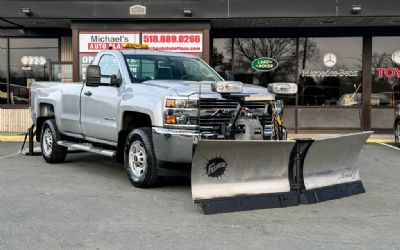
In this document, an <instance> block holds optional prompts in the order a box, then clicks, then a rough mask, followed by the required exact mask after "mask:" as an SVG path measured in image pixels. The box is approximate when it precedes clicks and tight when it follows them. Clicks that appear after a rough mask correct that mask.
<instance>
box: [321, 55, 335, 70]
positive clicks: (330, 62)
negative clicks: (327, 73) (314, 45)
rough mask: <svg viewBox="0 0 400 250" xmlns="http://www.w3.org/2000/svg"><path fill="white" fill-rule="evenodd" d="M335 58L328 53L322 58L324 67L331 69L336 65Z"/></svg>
mask: <svg viewBox="0 0 400 250" xmlns="http://www.w3.org/2000/svg"><path fill="white" fill-rule="evenodd" d="M336 62H337V58H336V55H335V54H333V53H328V54H326V55H325V56H324V64H325V66H326V67H329V68H330V67H333V66H335V65H336Z"/></svg>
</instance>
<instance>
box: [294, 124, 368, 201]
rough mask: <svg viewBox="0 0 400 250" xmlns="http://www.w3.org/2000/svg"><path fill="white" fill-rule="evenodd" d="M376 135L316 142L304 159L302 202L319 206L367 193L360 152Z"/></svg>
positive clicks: (345, 136)
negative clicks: (361, 170)
mask: <svg viewBox="0 0 400 250" xmlns="http://www.w3.org/2000/svg"><path fill="white" fill-rule="evenodd" d="M372 133H373V132H371V131H368V132H360V133H354V134H348V135H340V136H336V137H332V138H325V139H315V140H313V141H312V143H311V145H310V146H309V148H308V151H307V153H306V154H305V156H304V163H303V166H302V171H301V170H300V172H302V173H303V180H304V187H303V190H301V195H300V201H301V203H316V202H320V201H326V200H331V199H337V198H341V197H346V196H350V195H354V194H359V193H364V192H365V190H364V187H363V185H362V182H361V178H360V173H359V169H358V167H357V166H355V164H354V163H355V162H356V161H357V160H358V158H359V155H360V151H361V149H362V147H363V145H364V143H365V142H366V140H367V139H368V137H369V136H370V135H371V134H372Z"/></svg>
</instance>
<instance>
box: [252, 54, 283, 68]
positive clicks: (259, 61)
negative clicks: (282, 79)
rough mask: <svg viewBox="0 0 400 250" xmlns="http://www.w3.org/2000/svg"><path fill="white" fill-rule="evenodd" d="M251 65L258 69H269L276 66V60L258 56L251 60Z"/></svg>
mask: <svg viewBox="0 0 400 250" xmlns="http://www.w3.org/2000/svg"><path fill="white" fill-rule="evenodd" d="M251 67H252V68H253V69H255V70H258V71H271V70H274V69H276V68H277V67H278V62H277V61H276V60H275V59H273V58H270V57H260V58H256V59H254V60H253V61H252V62H251Z"/></svg>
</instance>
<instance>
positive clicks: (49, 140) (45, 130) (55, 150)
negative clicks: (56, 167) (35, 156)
mask: <svg viewBox="0 0 400 250" xmlns="http://www.w3.org/2000/svg"><path fill="white" fill-rule="evenodd" d="M60 137H61V135H60V133H59V132H58V129H57V125H56V121H55V120H54V119H51V120H46V121H45V122H44V123H43V125H42V133H41V137H40V148H41V150H42V155H43V158H44V160H45V161H46V162H47V163H60V162H63V161H64V160H65V157H66V156H67V152H68V148H66V147H63V146H60V145H58V144H57V142H58V141H59V140H60Z"/></svg>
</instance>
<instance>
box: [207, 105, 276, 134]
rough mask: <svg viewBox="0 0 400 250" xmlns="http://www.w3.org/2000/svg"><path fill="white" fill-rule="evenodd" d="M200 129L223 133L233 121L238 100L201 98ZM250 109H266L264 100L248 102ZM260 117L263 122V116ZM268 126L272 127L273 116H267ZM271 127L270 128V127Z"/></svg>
mask: <svg viewBox="0 0 400 250" xmlns="http://www.w3.org/2000/svg"><path fill="white" fill-rule="evenodd" d="M199 103H200V124H199V125H200V129H201V131H209V132H216V133H218V134H221V133H223V132H224V131H223V128H225V126H226V125H227V124H229V122H230V121H231V119H232V117H233V116H234V114H235V110H236V107H237V104H238V102H236V101H230V100H216V99H201V100H200V102H199ZM244 106H245V107H247V108H249V109H250V110H255V109H258V110H264V108H265V103H264V102H246V103H245V104H244ZM258 119H259V120H260V122H262V116H259V117H258ZM265 125H266V126H268V125H269V127H271V126H270V125H271V117H269V116H268V117H267V119H266V124H265ZM268 129H270V128H268Z"/></svg>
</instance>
